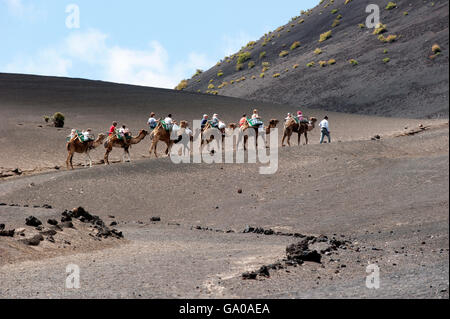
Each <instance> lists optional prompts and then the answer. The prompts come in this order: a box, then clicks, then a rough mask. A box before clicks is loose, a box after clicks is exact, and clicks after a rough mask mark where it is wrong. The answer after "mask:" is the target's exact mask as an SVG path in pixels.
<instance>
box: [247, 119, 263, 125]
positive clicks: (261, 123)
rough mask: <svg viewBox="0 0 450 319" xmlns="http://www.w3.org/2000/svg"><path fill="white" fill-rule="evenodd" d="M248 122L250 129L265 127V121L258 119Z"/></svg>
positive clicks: (248, 120)
mask: <svg viewBox="0 0 450 319" xmlns="http://www.w3.org/2000/svg"><path fill="white" fill-rule="evenodd" d="M247 122H248V125H250V127H260V126H261V125H264V123H263V121H261V120H258V119H247Z"/></svg>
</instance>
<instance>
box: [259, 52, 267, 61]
mask: <svg viewBox="0 0 450 319" xmlns="http://www.w3.org/2000/svg"><path fill="white" fill-rule="evenodd" d="M265 57H266V51H264V52H261V53H260V54H259V59H262V58H265Z"/></svg>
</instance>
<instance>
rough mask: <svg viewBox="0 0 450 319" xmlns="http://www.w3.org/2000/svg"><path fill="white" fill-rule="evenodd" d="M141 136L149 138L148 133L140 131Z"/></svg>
mask: <svg viewBox="0 0 450 319" xmlns="http://www.w3.org/2000/svg"><path fill="white" fill-rule="evenodd" d="M139 135H140V136H147V135H148V132H147V131H146V130H140V131H139Z"/></svg>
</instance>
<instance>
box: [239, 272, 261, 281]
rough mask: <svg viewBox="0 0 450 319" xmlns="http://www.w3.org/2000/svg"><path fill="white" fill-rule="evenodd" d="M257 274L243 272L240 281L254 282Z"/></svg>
mask: <svg viewBox="0 0 450 319" xmlns="http://www.w3.org/2000/svg"><path fill="white" fill-rule="evenodd" d="M257 277H258V274H257V273H255V272H245V273H243V274H242V279H244V280H256V278H257Z"/></svg>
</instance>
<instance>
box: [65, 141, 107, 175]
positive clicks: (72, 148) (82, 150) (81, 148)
mask: <svg viewBox="0 0 450 319" xmlns="http://www.w3.org/2000/svg"><path fill="white" fill-rule="evenodd" d="M105 138H106V135H104V134H100V135H99V136H98V138H97V139H96V140H95V141H90V142H86V143H83V142H81V141H80V139H79V138H78V137H74V138H73V139H71V140H70V141H69V142H68V143H67V151H68V152H69V155H68V156H67V160H66V165H67V169H69V166H70V168H72V169H73V163H72V160H73V155H74V154H75V153H79V154H86V159H85V164H84V167H86V166H87V161H88V160H89V167H92V159H91V156H90V154H89V152H90V151H91V150H93V149H96V148H97V147H99V146H100V145H102V144H103V141H104V140H105Z"/></svg>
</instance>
